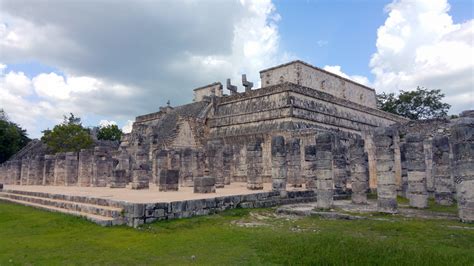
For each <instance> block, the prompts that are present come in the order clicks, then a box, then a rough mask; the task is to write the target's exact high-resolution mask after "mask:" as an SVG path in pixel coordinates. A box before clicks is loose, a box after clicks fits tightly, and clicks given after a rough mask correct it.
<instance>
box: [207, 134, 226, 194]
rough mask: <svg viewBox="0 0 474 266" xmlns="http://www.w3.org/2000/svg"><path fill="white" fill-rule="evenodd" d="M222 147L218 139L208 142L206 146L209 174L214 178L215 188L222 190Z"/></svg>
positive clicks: (223, 181) (223, 182) (223, 183)
mask: <svg viewBox="0 0 474 266" xmlns="http://www.w3.org/2000/svg"><path fill="white" fill-rule="evenodd" d="M223 145H224V144H223V142H222V141H221V140H220V139H216V140H212V141H209V142H208V144H207V157H208V165H209V174H210V176H213V177H215V178H216V188H222V187H224V185H225V180H224V173H223V163H224V162H223Z"/></svg>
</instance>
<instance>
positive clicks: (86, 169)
mask: <svg viewBox="0 0 474 266" xmlns="http://www.w3.org/2000/svg"><path fill="white" fill-rule="evenodd" d="M93 161H94V152H93V150H92V149H82V150H81V151H80V152H79V166H78V168H79V171H78V172H79V173H78V177H77V180H78V182H77V183H78V185H79V186H81V187H89V186H90V185H91V183H92V176H93V175H94V170H93V169H94V167H93Z"/></svg>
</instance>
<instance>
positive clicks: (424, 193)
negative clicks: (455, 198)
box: [405, 133, 428, 208]
mask: <svg viewBox="0 0 474 266" xmlns="http://www.w3.org/2000/svg"><path fill="white" fill-rule="evenodd" d="M405 152H406V154H405V157H406V160H407V162H406V167H407V177H408V193H407V197H408V199H409V200H410V206H411V207H416V208H426V207H428V190H427V184H426V156H425V153H424V145H423V137H422V136H421V135H420V134H417V133H412V134H408V135H407V136H406V150H405Z"/></svg>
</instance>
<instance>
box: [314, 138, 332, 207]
mask: <svg viewBox="0 0 474 266" xmlns="http://www.w3.org/2000/svg"><path fill="white" fill-rule="evenodd" d="M334 146H335V137H334V134H333V133H331V132H321V133H318V134H317V135H316V145H315V148H316V154H315V157H316V158H315V159H316V164H315V168H314V170H315V175H316V198H317V202H316V206H317V207H318V208H320V209H329V208H331V207H332V203H333V195H334V180H333V151H334Z"/></svg>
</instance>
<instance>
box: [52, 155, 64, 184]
mask: <svg viewBox="0 0 474 266" xmlns="http://www.w3.org/2000/svg"><path fill="white" fill-rule="evenodd" d="M65 184H66V153H64V152H58V153H56V159H55V160H54V185H55V186H64V185H65Z"/></svg>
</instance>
